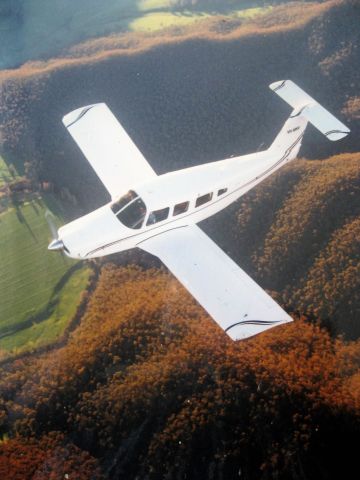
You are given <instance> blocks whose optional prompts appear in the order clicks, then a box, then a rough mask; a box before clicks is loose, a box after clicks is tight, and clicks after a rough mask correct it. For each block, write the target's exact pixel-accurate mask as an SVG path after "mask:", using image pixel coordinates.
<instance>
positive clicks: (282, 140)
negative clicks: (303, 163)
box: [269, 80, 350, 160]
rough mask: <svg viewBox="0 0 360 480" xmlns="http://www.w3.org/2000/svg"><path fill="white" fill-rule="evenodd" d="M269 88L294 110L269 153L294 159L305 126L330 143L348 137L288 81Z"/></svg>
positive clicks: (321, 109) (317, 105) (325, 113)
mask: <svg viewBox="0 0 360 480" xmlns="http://www.w3.org/2000/svg"><path fill="white" fill-rule="evenodd" d="M270 88H271V90H273V91H274V92H276V93H277V94H278V95H279V97H281V98H282V99H283V100H285V101H286V102H287V103H288V104H289V105H291V106H292V107H293V109H294V110H293V111H292V113H291V115H290V117H289V118H288V120H287V121H286V122H285V125H284V126H283V128H282V129H281V130H280V133H279V134H278V136H277V137H276V138H275V140H274V142H273V144H272V145H271V146H270V149H269V150H272V151H273V150H275V151H279V152H284V154H285V153H286V154H287V159H288V160H292V159H293V158H295V157H296V156H297V154H298V152H299V149H300V146H301V141H302V137H303V136H304V131H305V128H306V125H307V123H308V122H310V123H311V124H312V125H314V127H316V128H317V129H318V130H319V131H320V132H321V133H323V134H324V135H325V136H326V137H327V138H328V139H329V140H332V141H335V140H340V139H341V138H344V137H346V135H348V134H349V133H350V130H349V129H348V128H347V127H346V126H345V125H344V124H343V123H341V122H340V121H339V120H338V119H337V118H335V117H334V115H332V114H331V113H330V112H328V111H327V110H325V108H324V107H322V106H321V105H320V104H319V103H318V102H317V101H316V100H314V99H313V98H312V97H310V95H308V94H307V93H306V92H304V91H303V90H302V89H301V88H299V87H298V86H297V85H295V83H294V82H292V81H291V80H281V81H279V82H275V83H272V84H271V85H270Z"/></svg>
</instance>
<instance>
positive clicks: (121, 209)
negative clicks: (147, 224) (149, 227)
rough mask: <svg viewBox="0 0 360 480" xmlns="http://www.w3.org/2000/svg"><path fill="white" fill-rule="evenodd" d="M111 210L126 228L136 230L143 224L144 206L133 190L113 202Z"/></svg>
mask: <svg viewBox="0 0 360 480" xmlns="http://www.w3.org/2000/svg"><path fill="white" fill-rule="evenodd" d="M111 210H112V211H113V212H114V213H115V215H116V217H117V218H118V220H120V222H121V223H123V224H124V225H125V226H126V227H129V228H135V229H138V228H141V227H142V224H143V223H144V218H145V215H146V205H145V203H144V202H143V201H142V199H141V198H140V197H139V196H138V195H137V193H136V192H134V191H133V190H130V191H129V192H128V193H127V194H126V195H124V196H123V197H121V198H120V199H119V200H117V201H116V202H114V203H113V204H112V205H111Z"/></svg>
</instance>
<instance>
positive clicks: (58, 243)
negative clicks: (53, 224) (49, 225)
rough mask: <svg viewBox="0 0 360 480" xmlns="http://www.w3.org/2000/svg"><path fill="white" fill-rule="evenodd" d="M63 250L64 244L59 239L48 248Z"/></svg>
mask: <svg viewBox="0 0 360 480" xmlns="http://www.w3.org/2000/svg"><path fill="white" fill-rule="evenodd" d="M63 248H64V243H63V241H62V240H60V239H58V238H56V239H55V240H53V241H52V242H51V243H50V244H49V246H48V250H63Z"/></svg>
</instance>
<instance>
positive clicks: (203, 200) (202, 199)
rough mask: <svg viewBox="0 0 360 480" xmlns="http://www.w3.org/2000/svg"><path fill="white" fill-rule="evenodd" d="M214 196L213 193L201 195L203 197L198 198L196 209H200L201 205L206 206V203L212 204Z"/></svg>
mask: <svg viewBox="0 0 360 480" xmlns="http://www.w3.org/2000/svg"><path fill="white" fill-rule="evenodd" d="M212 195H213V194H212V193H207V194H206V195H201V197H198V198H197V199H196V202H195V207H200V206H201V205H204V203H207V202H210V200H211V199H212Z"/></svg>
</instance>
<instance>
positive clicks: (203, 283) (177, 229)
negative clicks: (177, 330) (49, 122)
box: [48, 80, 350, 340]
mask: <svg viewBox="0 0 360 480" xmlns="http://www.w3.org/2000/svg"><path fill="white" fill-rule="evenodd" d="M270 88H271V89H272V90H273V91H274V92H276V93H277V94H278V95H279V96H280V97H281V98H283V99H284V100H285V101H286V102H288V103H289V104H290V105H291V107H292V108H293V111H292V113H291V115H290V117H289V118H288V120H287V121H286V122H285V124H284V126H283V128H282V129H281V131H280V133H279V134H278V136H277V137H276V138H275V140H274V142H273V143H272V145H271V146H270V147H269V148H268V149H267V150H265V151H262V152H257V153H252V154H250V155H244V156H240V157H234V158H228V159H226V160H221V161H216V162H211V163H206V164H204V165H197V166H195V167H190V168H185V169H183V170H177V171H174V172H169V173H166V174H164V175H157V174H156V173H155V172H154V170H153V169H152V168H151V166H150V165H149V163H148V162H147V161H146V160H145V158H144V157H143V155H142V154H141V152H140V151H139V150H138V149H137V147H136V146H135V144H134V143H133V142H132V140H131V139H130V138H129V136H128V135H127V133H126V132H125V130H124V129H123V128H122V126H121V125H120V124H119V123H118V121H117V120H116V118H115V117H114V115H113V114H112V113H111V111H110V110H109V108H108V107H107V106H106V105H105V104H104V103H99V104H95V105H89V106H86V107H82V108H79V109H77V110H74V111H72V112H70V113H69V114H67V115H66V116H65V117H64V118H63V123H64V125H65V127H66V128H67V129H68V131H69V132H70V134H71V136H72V137H73V139H74V140H75V142H76V143H77V144H78V146H79V147H80V149H81V150H82V152H83V154H84V155H85V157H86V158H87V160H88V161H89V162H90V164H91V166H92V167H93V168H94V170H95V172H96V174H97V175H98V176H99V178H100V180H101V181H102V182H103V184H104V186H105V187H106V189H107V190H108V192H109V193H110V195H111V199H112V200H111V202H110V203H108V204H106V205H104V206H102V207H100V208H98V209H97V210H95V211H93V212H91V213H89V214H88V215H85V216H83V217H81V218H78V219H77V220H74V221H73V222H70V223H68V224H67V225H65V226H63V227H61V228H60V229H59V231H58V232H56V231H55V235H54V237H55V238H54V240H53V241H52V242H51V243H50V245H49V247H48V248H49V250H62V251H64V252H65V253H66V255H68V256H69V257H72V258H76V259H89V258H95V257H102V256H104V255H109V254H112V253H115V252H121V251H123V250H128V249H130V248H134V247H139V248H141V249H143V250H145V251H147V252H149V253H151V254H153V255H155V256H157V257H159V258H160V259H161V260H162V262H163V263H164V264H165V265H166V266H167V267H168V268H169V270H170V271H171V272H172V273H173V274H174V275H175V276H176V277H177V278H178V280H179V281H180V282H181V283H182V284H183V285H184V286H185V288H187V290H188V291H189V292H190V293H191V294H192V295H193V296H194V297H195V298H196V300H197V301H198V302H199V303H200V305H202V306H203V308H204V309H205V310H206V311H207V312H208V313H209V314H210V315H211V317H212V318H213V319H214V320H215V321H216V322H217V323H218V324H219V325H220V327H221V328H222V329H223V330H224V331H225V332H226V333H227V334H228V335H229V336H230V337H231V338H232V339H233V340H239V339H244V338H247V337H251V336H253V335H256V334H258V333H260V332H262V331H264V330H267V329H269V328H271V327H274V326H277V325H281V324H283V323H287V322H290V321H292V318H291V317H290V316H289V315H288V314H287V313H286V312H285V311H284V310H283V309H282V308H281V307H280V306H279V305H278V304H277V303H276V302H275V301H274V300H273V299H272V298H271V297H270V296H269V295H268V294H267V293H266V292H265V291H264V290H263V289H262V288H261V287H260V286H259V285H257V284H256V283H255V282H254V281H253V280H252V279H251V278H250V277H249V276H248V275H247V274H246V273H245V272H244V271H243V270H242V269H241V268H240V267H239V266H238V265H237V264H236V263H235V262H233V260H231V258H229V257H228V256H227V255H226V254H225V253H224V252H223V251H222V250H221V249H220V248H219V247H218V246H217V245H216V244H215V243H214V242H213V241H212V240H211V239H210V238H209V237H208V236H207V235H206V234H205V233H204V232H203V231H202V230H201V229H200V228H199V227H198V226H197V225H196V224H197V223H198V222H200V221H201V220H204V219H205V218H208V217H210V216H211V215H214V214H215V213H217V212H219V211H220V210H222V209H223V208H225V207H227V206H228V205H230V204H231V203H232V202H234V201H235V200H237V199H238V198H239V197H241V196H242V195H244V193H246V192H247V191H249V190H250V189H251V188H253V187H255V186H256V185H257V184H259V183H260V182H262V181H263V180H265V178H267V177H268V176H269V175H271V174H272V173H274V172H275V171H276V170H278V169H279V168H280V167H281V166H282V165H284V164H285V163H287V162H289V161H291V160H293V159H294V158H296V156H297V154H298V152H299V149H300V146H301V141H302V138H303V135H304V131H305V128H306V125H307V123H308V122H311V123H312V124H313V125H314V126H315V127H316V128H317V129H318V130H320V132H322V133H323V134H324V135H326V136H327V138H329V139H330V140H339V139H341V138H343V137H345V136H346V135H347V134H348V133H349V132H350V130H349V129H348V128H347V127H346V126H345V125H343V124H342V123H341V122H339V120H337V119H336V118H335V117H334V116H333V115H332V114H330V113H329V112H328V111H327V110H325V109H324V108H323V107H322V106H320V105H319V103H317V102H316V100H314V99H313V98H312V97H310V96H309V95H308V94H306V93H305V92H304V91H303V90H301V89H300V88H299V87H298V86H297V85H295V84H294V83H293V82H292V81H290V80H283V81H279V82H275V83H272V84H271V85H270Z"/></svg>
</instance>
